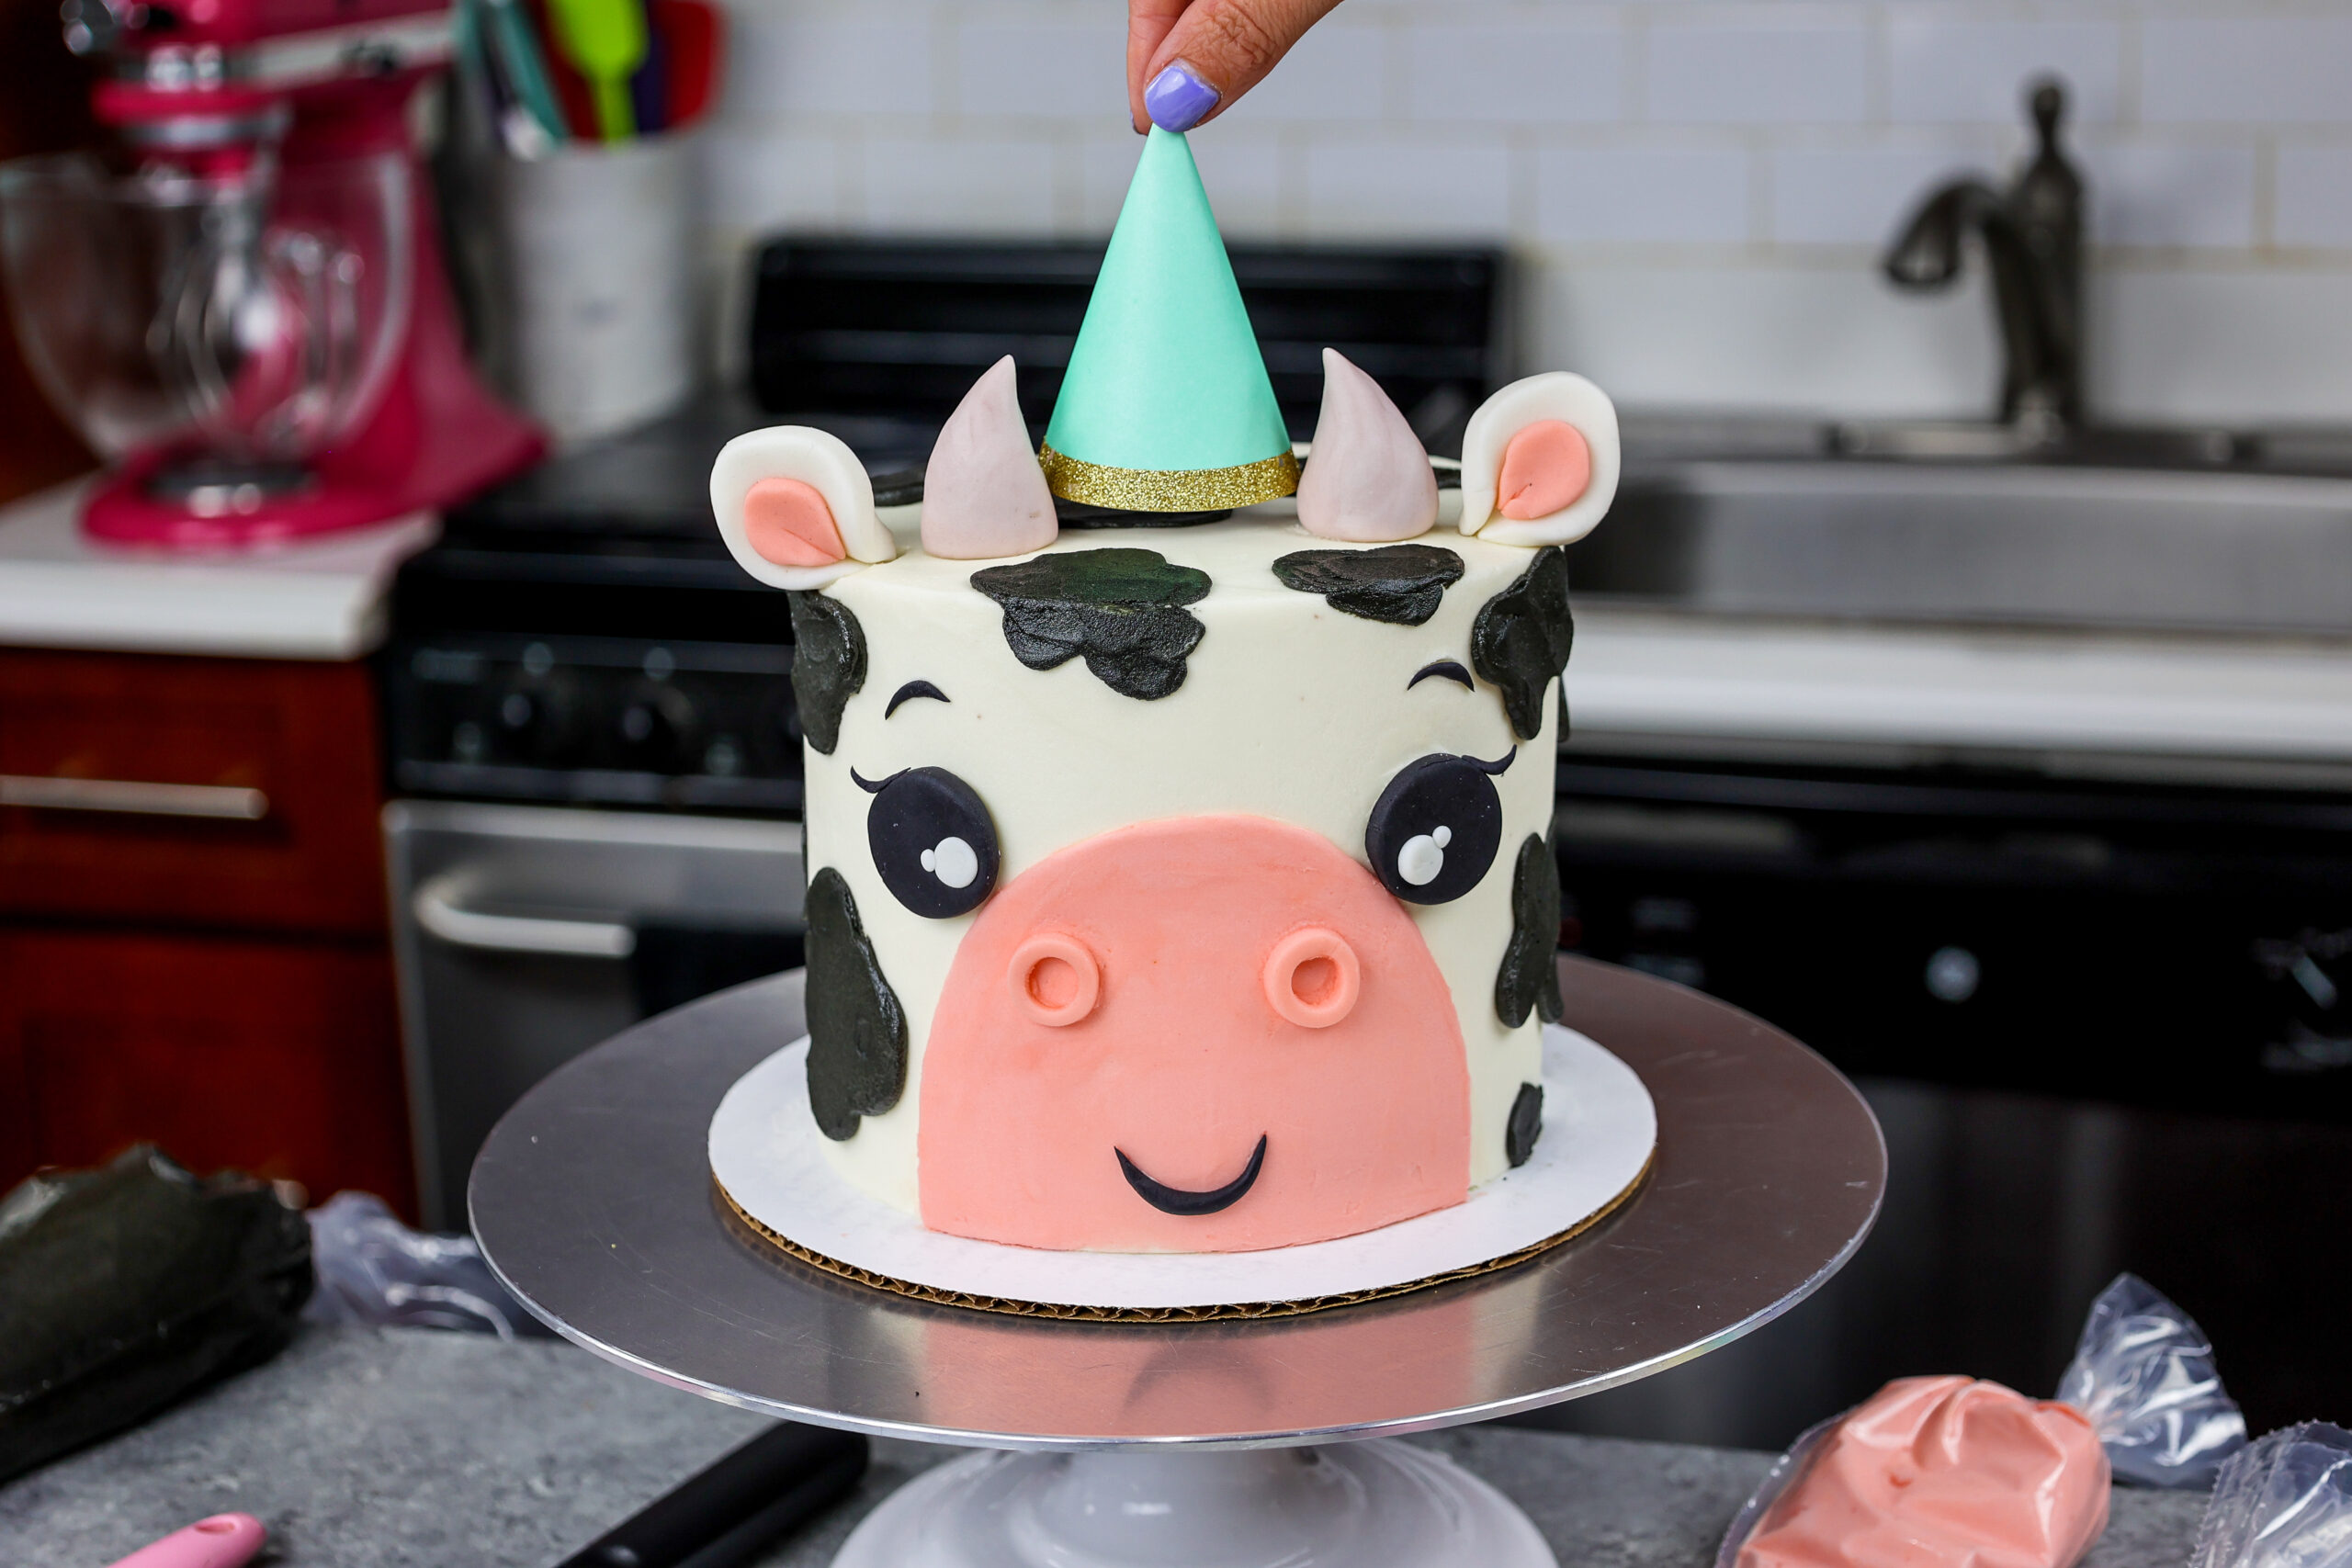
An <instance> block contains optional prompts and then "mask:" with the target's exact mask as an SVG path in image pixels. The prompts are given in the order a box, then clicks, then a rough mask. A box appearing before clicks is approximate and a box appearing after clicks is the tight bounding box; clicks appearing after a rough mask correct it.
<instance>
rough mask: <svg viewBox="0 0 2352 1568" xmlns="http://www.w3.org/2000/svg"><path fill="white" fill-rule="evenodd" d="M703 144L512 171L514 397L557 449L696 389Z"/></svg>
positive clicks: (591, 154)
mask: <svg viewBox="0 0 2352 1568" xmlns="http://www.w3.org/2000/svg"><path fill="white" fill-rule="evenodd" d="M696 141H697V139H696V138H695V136H694V135H692V134H680V135H670V136H654V137H648V138H645V139H642V140H639V141H628V142H619V143H602V144H600V143H594V142H571V143H566V144H564V145H562V146H560V147H557V148H555V149H553V150H552V151H550V152H548V153H547V154H546V155H545V156H543V157H540V158H537V159H533V160H529V161H524V160H520V159H512V158H502V159H501V160H500V162H499V174H498V187H497V188H498V210H499V220H500V225H501V228H502V230H503V242H504V250H505V253H506V262H507V277H508V285H509V290H508V291H509V302H510V311H509V319H510V330H511V333H512V335H513V344H514V350H513V355H512V359H511V363H512V365H513V367H514V378H515V389H514V390H515V396H516V397H517V398H518V399H519V400H521V401H522V403H523V404H524V406H525V407H526V408H527V409H528V410H529V411H530V412H531V413H532V414H533V415H535V416H536V417H537V419H539V420H540V421H541V422H542V423H544V424H545V425H546V426H547V427H548V431H549V432H550V433H551V434H553V435H554V436H555V437H556V439H557V440H558V441H560V442H564V443H571V442H579V441H585V440H589V439H593V438H594V437H596V436H599V435H605V434H611V433H612V432H615V431H618V430H624V429H627V428H628V427H629V426H631V425H635V424H641V423H644V422H646V421H647V420H650V419H653V418H656V417H658V416H660V415H662V414H663V413H666V412H670V411H671V410H673V409H674V408H676V407H677V406H678V405H679V404H680V403H682V402H684V400H686V399H687V398H688V397H689V396H690V395H691V394H692V393H693V391H694V389H695V382H696V381H697V379H698V378H699V370H700V366H699V364H698V360H699V355H698V354H697V347H698V344H699V342H700V333H699V332H698V330H697V328H698V318H699V315H700V310H699V303H700V301H699V297H698V291H697V288H696V276H697V272H698V267H697V263H696V259H695V229H696V216H697V208H698V205H699V204H698V200H697V196H698V187H699V183H700V182H699V172H698V166H697V163H696V159H695V147H696Z"/></svg>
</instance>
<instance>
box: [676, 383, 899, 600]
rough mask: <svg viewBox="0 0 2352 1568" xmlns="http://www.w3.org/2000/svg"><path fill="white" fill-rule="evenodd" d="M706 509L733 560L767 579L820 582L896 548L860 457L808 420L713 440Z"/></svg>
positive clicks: (797, 584) (775, 583)
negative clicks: (717, 443) (718, 443)
mask: <svg viewBox="0 0 2352 1568" xmlns="http://www.w3.org/2000/svg"><path fill="white" fill-rule="evenodd" d="M710 509H711V512H712V513H713V514H714V515H716V516H717V517H718V536H719V537H720V538H722V539H724V540H726V541H727V548H728V550H729V553H730V554H732V555H733V556H734V558H735V559H736V562H737V563H738V564H739V565H741V567H742V569H743V570H745V571H748V572H750V573H751V574H752V576H753V577H756V578H758V579H759V580H760V581H762V582H764V583H766V584H767V585H768V586H769V587H771V588H792V589H800V590H807V589H811V588H822V587H823V586H824V585H825V584H827V583H828V582H831V581H834V580H836V579H838V578H842V577H846V576H848V575H849V574H850V573H851V572H853V571H855V570H858V568H859V567H861V566H865V565H871V564H873V563H875V562H876V561H886V560H889V559H891V558H894V557H896V556H897V555H898V553H899V546H898V542H897V541H896V540H894V539H893V538H891V537H890V531H889V530H888V529H887V528H885V527H883V526H882V520H881V519H880V518H879V517H877V516H876V514H875V511H874V481H873V480H872V479H869V478H867V477H866V472H865V464H863V463H861V462H859V461H858V460H857V454H855V453H854V452H852V451H851V450H850V449H849V448H848V447H847V446H843V445H842V442H841V439H840V438H839V437H838V436H834V435H830V434H826V433H825V432H824V431H821V430H812V429H810V428H809V427H808V426H806V425H799V424H779V425H775V426H772V427H771V428H769V429H766V430H754V431H750V432H747V433H746V434H741V435H739V436H737V437H736V438H735V439H734V440H732V441H729V443H728V444H727V445H726V446H724V447H722V448H720V450H719V454H718V460H717V461H716V462H714V463H712V464H711V466H710Z"/></svg>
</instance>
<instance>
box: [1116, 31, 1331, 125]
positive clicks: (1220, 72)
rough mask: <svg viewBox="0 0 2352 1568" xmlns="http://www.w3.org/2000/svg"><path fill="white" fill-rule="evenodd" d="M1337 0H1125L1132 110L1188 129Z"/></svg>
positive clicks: (1248, 83) (1146, 119)
mask: <svg viewBox="0 0 2352 1568" xmlns="http://www.w3.org/2000/svg"><path fill="white" fill-rule="evenodd" d="M1339 3H1340V0H1127V111H1128V113H1129V114H1130V115H1131V116H1132V117H1133V118H1134V120H1135V128H1136V132H1137V133H1138V134H1140V133H1141V132H1143V131H1146V130H1149V129H1150V128H1151V127H1152V126H1154V125H1158V126H1159V127H1160V128H1162V129H1163V130H1192V129H1193V127H1194V126H1196V125H1204V124H1206V123H1207V122H1208V121H1210V120H1213V119H1215V118H1216V117H1217V116H1218V115H1221V114H1223V113H1224V112H1225V111H1226V110H1227V108H1228V107H1231V106H1232V103H1233V101H1234V100H1235V99H1236V98H1238V97H1239V96H1241V95H1242V94H1244V93H1246V92H1248V91H1249V90H1250V88H1252V87H1254V86H1256V85H1258V84H1259V83H1260V82H1262V81H1264V80H1265V78H1266V73H1268V72H1269V71H1272V69H1273V68H1274V67H1275V66H1276V65H1278V64H1280V63H1281V62H1282V58H1283V55H1285V54H1288V53H1289V52H1290V46H1291V45H1293V44H1295V43H1296V42H1297V41H1298V40H1299V39H1302V38H1304V37H1306V29H1307V28H1311V27H1313V26H1314V25H1315V24H1316V23H1317V22H1318V21H1320V20H1321V19H1322V18H1323V17H1324V15H1325V13H1327V12H1329V11H1330V10H1331V9H1332V8H1333V7H1334V6H1338V5H1339Z"/></svg>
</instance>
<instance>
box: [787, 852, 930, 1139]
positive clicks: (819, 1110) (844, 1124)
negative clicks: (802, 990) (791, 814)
mask: <svg viewBox="0 0 2352 1568" xmlns="http://www.w3.org/2000/svg"><path fill="white" fill-rule="evenodd" d="M808 918H809V942H808V952H809V990H808V1006H809V1111H812V1112H813V1113H814V1114H815V1115H816V1118H817V1129H818V1131H820V1132H821V1133H823V1134H825V1136H827V1137H829V1138H831V1139H833V1140H834V1141H835V1142H837V1143H838V1142H841V1141H842V1140H844V1139H848V1138H853V1137H855V1136H856V1135H857V1124H858V1121H859V1119H860V1118H861V1117H866V1116H879V1115H880V1114H882V1112H884V1111H888V1110H889V1109H890V1107H892V1106H894V1105H896V1104H898V1103H899V1096H900V1095H901V1094H903V1093H905V1092H906V1088H907V1015H906V1013H905V1011H904V1010H902V1009H901V1008H900V1007H899V996H898V993H897V992H895V991H893V990H891V989H890V982H889V981H888V979H887V978H886V977H885V976H883V974H882V964H881V963H880V961H879V960H877V959H876V957H875V956H874V944H873V943H872V942H868V941H867V940H866V937H865V925H864V924H863V923H862V922H860V920H859V919H858V918H857V900H856V898H854V897H852V896H851V894H850V890H849V884H848V883H847V882H845V881H843V880H842V874H841V873H840V872H838V871H835V870H834V869H833V868H832V867H831V866H827V867H825V869H824V870H822V871H820V872H819V873H818V874H816V876H815V878H814V879H813V880H811V881H810V882H809V904H808Z"/></svg>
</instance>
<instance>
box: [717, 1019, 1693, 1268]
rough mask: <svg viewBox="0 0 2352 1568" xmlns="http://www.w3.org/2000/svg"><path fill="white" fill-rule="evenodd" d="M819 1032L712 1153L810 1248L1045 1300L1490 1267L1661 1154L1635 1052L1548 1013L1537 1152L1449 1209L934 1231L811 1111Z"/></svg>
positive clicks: (745, 1103) (737, 1103)
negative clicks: (1284, 1237) (865, 1180)
mask: <svg viewBox="0 0 2352 1568" xmlns="http://www.w3.org/2000/svg"><path fill="white" fill-rule="evenodd" d="M808 1052H809V1042H808V1038H807V1037H806V1036H805V1035H804V1036H803V1037H802V1038H800V1039H798V1040H796V1041H794V1042H793V1043H791V1044H789V1045H787V1046H786V1047H785V1048H784V1049H783V1050H781V1051H778V1052H777V1053H776V1054H775V1055H773V1056H770V1057H769V1058H767V1060H765V1061H763V1062H762V1063H761V1064H760V1065H759V1066H756V1067H753V1068H752V1070H751V1071H750V1072H748V1073H746V1074H744V1075H743V1076H742V1077H741V1078H739V1079H737V1080H736V1083H735V1086H734V1087H733V1088H732V1089H729V1090H728V1091H727V1096H726V1098H725V1099H724V1100H721V1101H720V1102H719V1106H718V1112H717V1114H716V1115H714V1116H713V1117H712V1118H711V1122H710V1168H711V1172H712V1174H713V1175H714V1176H716V1177H717V1178H718V1183H719V1185H720V1187H721V1188H722V1189H724V1190H725V1191H726V1193H727V1195H728V1197H729V1199H730V1200H731V1201H733V1202H734V1203H735V1205H736V1206H737V1207H738V1208H740V1209H741V1210H742V1212H743V1213H745V1214H747V1215H748V1216H750V1217H751V1218H752V1220H753V1221H755V1222H756V1223H757V1224H760V1225H762V1226H763V1227H764V1228H766V1229H767V1230H769V1231H772V1232H774V1233H775V1235H779V1236H781V1237H783V1238H784V1239H785V1240H786V1241H788V1242H790V1243H791V1244H792V1245H794V1246H795V1247H802V1248H805V1249H807V1250H808V1251H809V1252H812V1253H816V1254H819V1255H820V1256H821V1257H823V1258H830V1259H831V1260H833V1261H834V1262H837V1263H841V1264H845V1265H847V1266H849V1267H850V1268H853V1269H864V1270H865V1271H867V1272H869V1273H873V1274H878V1275H882V1276H884V1277H886V1278H888V1279H889V1280H899V1281H903V1282H905V1283H907V1284H911V1285H919V1286H923V1287H927V1288H929V1289H931V1290H933V1291H940V1292H952V1293H957V1294H963V1295H970V1296H979V1297H988V1298H994V1299H997V1300H1001V1301H1005V1302H1011V1303H1034V1304H1036V1305H1040V1306H1048V1307H1051V1306H1060V1307H1080V1308H1100V1309H1109V1310H1116V1311H1131V1312H1132V1311H1155V1310H1169V1309H1184V1308H1204V1307H1216V1306H1230V1305H1238V1304H1251V1303H1298V1302H1308V1301H1312V1300H1314V1299H1316V1298H1318V1297H1329V1296H1349V1295H1355V1294H1360V1293H1362V1292H1378V1291H1389V1290H1396V1289H1397V1288H1399V1287H1403V1286H1408V1285H1412V1284H1415V1283H1418V1282H1420V1281H1423V1280H1433V1279H1439V1278H1443V1277H1445V1276H1448V1275H1453V1274H1457V1273H1460V1272H1462V1271H1464V1270H1466V1269H1477V1268H1479V1267H1481V1266H1483V1265H1485V1264H1488V1263H1492V1262H1494V1261H1495V1260H1496V1259H1498V1258H1510V1257H1511V1256H1512V1255H1513V1254H1516V1253H1522V1252H1525V1251H1527V1250H1528V1249H1529V1248H1531V1247H1539V1246H1541V1245H1542V1244H1543V1243H1544V1242H1547V1241H1550V1240H1553V1239H1554V1238H1556V1237H1559V1236H1562V1235H1566V1234H1567V1233H1569V1232H1572V1231H1574V1230H1576V1229H1577V1228H1578V1227H1579V1226H1580V1225H1582V1224H1584V1223H1585V1222H1586V1221H1588V1220H1589V1219H1591V1218H1592V1217H1593V1216H1594V1215H1596V1214H1598V1213H1601V1212H1602V1211H1604V1210H1606V1209H1608V1208H1610V1207H1611V1206H1613V1205H1614V1204H1615V1203H1616V1202H1617V1201H1618V1200H1619V1199H1621V1198H1623V1196H1624V1195H1625V1194H1626V1193H1627V1192H1628V1191H1629V1190H1631V1189H1632V1188H1633V1187H1634V1184H1635V1183H1636V1182H1637V1181H1639V1180H1640V1179H1641V1175H1642V1172H1643V1171H1644V1169H1645V1168H1647V1166H1648V1164H1649V1160H1650V1154H1651V1151H1652V1149H1653V1148H1654V1147H1655V1145H1656V1144H1657V1111H1656V1108H1655V1107H1654V1106H1653V1105H1652V1104H1651V1102H1650V1096H1649V1091H1648V1090H1647V1089H1645V1088H1643V1086H1642V1080H1641V1078H1640V1077H1638V1076H1636V1075H1635V1074H1634V1070H1633V1069H1632V1068H1631V1067H1628V1066H1626V1065H1625V1064H1624V1063H1623V1062H1621V1061H1619V1060H1618V1059H1617V1058H1616V1057H1615V1056H1613V1055H1611V1054H1610V1053H1609V1052H1608V1051H1606V1050H1604V1049H1603V1048H1602V1047H1601V1046H1600V1045H1599V1044H1598V1043H1595V1042H1593V1041H1592V1040H1590V1039H1589V1038H1588V1037H1586V1036H1585V1035H1582V1034H1578V1033H1577V1032H1575V1031H1573V1030H1569V1029H1564V1028H1562V1027H1560V1026H1559V1025H1557V1024H1547V1025H1545V1026H1544V1132H1543V1135H1542V1136H1541V1137H1539V1138H1538V1139H1537V1140H1536V1144H1535V1153H1534V1155H1533V1156H1532V1157H1531V1158H1530V1159H1529V1160H1528V1162H1527V1163H1526V1164H1525V1165H1523V1166H1521V1167H1519V1168H1517V1169H1515V1170H1511V1171H1510V1172H1508V1173H1506V1174H1505V1175H1503V1176H1501V1177H1499V1178H1498V1179H1495V1180H1493V1181H1491V1182H1488V1183H1487V1185H1485V1186H1483V1187H1481V1188H1479V1189H1478V1190H1476V1191H1475V1192H1473V1193H1472V1194H1471V1195H1470V1198H1469V1200H1468V1201H1466V1202H1464V1203H1460V1204H1457V1205H1455V1206H1454V1207H1453V1208H1450V1209H1440V1210H1438V1211H1436V1212H1435V1213H1428V1214H1422V1215H1419V1217H1417V1218H1414V1219H1410V1220H1405V1221H1402V1222H1400V1223H1398V1224H1393V1225H1385V1226H1383V1227H1382V1228H1380V1229H1378V1230H1374V1231H1367V1232H1365V1233H1363V1235H1351V1236H1342V1237H1340V1239H1338V1240H1336V1241H1322V1242H1314V1243H1311V1244H1308V1245H1306V1246H1302V1247H1276V1248H1272V1249H1269V1250H1266V1251H1261V1252H1209V1253H1181V1254H1180V1253H1118V1252H1047V1251H1042V1250H1039V1249H1036V1248H1033V1247H1009V1246H1006V1245H1004V1244H1002V1243H1000V1242H988V1241H973V1240H970V1239H968V1238H967V1237H963V1236H953V1235H941V1234H940V1233H938V1232H936V1231H931V1230H926V1229H924V1228H923V1225H922V1222H921V1221H919V1220H918V1219H916V1218H915V1216H914V1215H912V1214H910V1213H906V1212H904V1211H902V1210H899V1209H897V1208H893V1207H892V1206H890V1205H889V1204H888V1203H885V1202H883V1201H881V1200H879V1199H877V1198H875V1197H872V1196H869V1195H868V1194H867V1193H865V1192H864V1191H862V1190H859V1189H857V1188H856V1187H854V1186H852V1185H851V1184H850V1182H849V1181H848V1180H846V1179H844V1178H842V1176H841V1175H840V1174H839V1173H837V1172H836V1171H835V1170H834V1168H833V1167H832V1164H831V1161H830V1160H828V1159H827V1158H826V1156H825V1150H824V1142H825V1140H824V1134H821V1133H820V1132H819V1131H818V1130H817V1123H816V1120H815V1118H814V1117H812V1116H811V1115H810V1114H809V1089H808V1076H807V1072H808V1069H807V1059H808Z"/></svg>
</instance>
